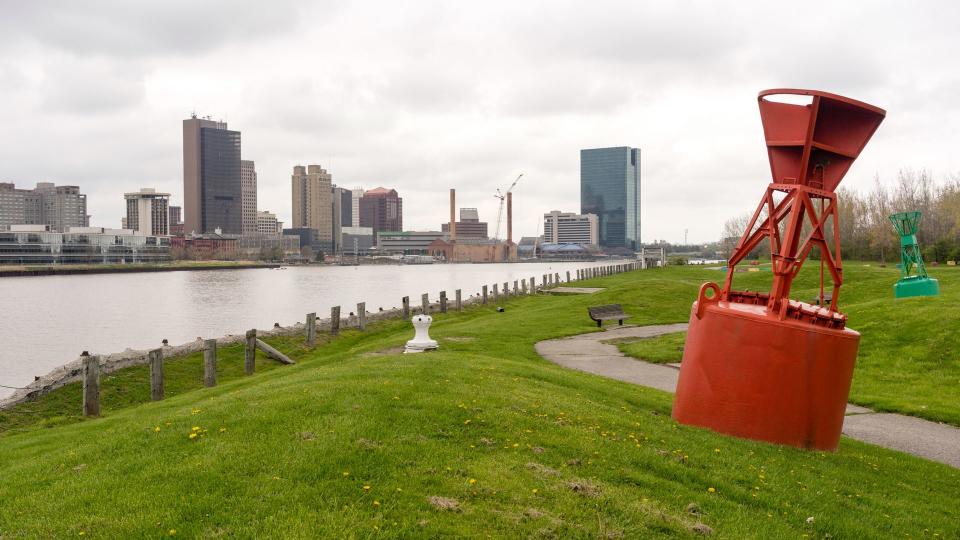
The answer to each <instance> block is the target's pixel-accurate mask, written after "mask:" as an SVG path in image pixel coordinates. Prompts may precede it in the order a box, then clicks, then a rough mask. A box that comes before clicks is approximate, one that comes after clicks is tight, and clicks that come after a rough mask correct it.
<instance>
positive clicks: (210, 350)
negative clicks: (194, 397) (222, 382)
mask: <svg viewBox="0 0 960 540" xmlns="http://www.w3.org/2000/svg"><path fill="white" fill-rule="evenodd" d="M203 385H204V386H206V387H210V386H216V385H217V340H215V339H205V340H203Z"/></svg>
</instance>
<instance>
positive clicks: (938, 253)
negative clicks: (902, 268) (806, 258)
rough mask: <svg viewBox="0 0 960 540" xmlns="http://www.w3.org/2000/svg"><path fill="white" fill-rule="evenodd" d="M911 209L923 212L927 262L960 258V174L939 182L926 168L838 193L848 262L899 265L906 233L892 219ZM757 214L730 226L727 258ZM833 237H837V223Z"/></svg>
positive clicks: (920, 234)
mask: <svg viewBox="0 0 960 540" xmlns="http://www.w3.org/2000/svg"><path fill="white" fill-rule="evenodd" d="M909 211H919V212H921V214H922V217H921V219H920V225H919V227H918V229H917V240H918V242H919V243H920V248H921V250H922V253H923V258H924V260H925V261H927V262H938V263H945V262H946V261H956V260H960V175H957V174H953V175H949V176H947V177H946V178H944V179H942V180H941V181H939V182H937V181H935V180H934V179H933V176H932V174H931V173H930V172H929V171H927V170H925V169H922V170H919V171H917V170H912V169H902V170H900V172H899V173H898V174H897V178H896V180H895V181H893V182H884V181H882V180H881V179H880V177H879V176H876V177H874V183H873V187H872V188H871V189H870V190H868V191H866V192H860V191H857V190H854V189H850V188H846V187H841V188H840V189H839V190H837V213H838V216H839V219H840V245H841V247H842V251H841V252H842V255H843V258H844V259H854V260H875V261H880V262H883V263H886V262H891V261H892V262H897V261H899V260H900V235H899V234H898V233H897V231H896V230H895V229H894V227H893V224H892V223H891V222H890V215H891V214H894V213H897V212H909ZM751 216H752V213H745V214H742V215H739V216H737V217H734V218H731V219H729V220H727V222H726V223H725V224H724V227H723V236H722V239H721V242H720V245H721V252H722V254H723V255H724V256H725V257H729V255H730V251H731V250H732V249H733V247H734V246H736V243H737V241H738V240H739V239H740V237H741V236H742V235H743V232H744V229H746V226H747V224H748V222H749V221H750V217H751ZM762 219H763V218H762V217H761V219H760V220H758V221H762ZM808 228H809V227H808ZM827 233H828V234H829V235H832V234H833V231H832V225H829V226H828V228H827ZM768 246H769V244H767V243H766V242H764V243H763V244H762V246H761V248H760V249H758V250H757V252H758V253H756V254H751V256H761V253H763V252H764V251H765V250H767V249H768ZM818 255H819V254H818V253H817V250H816V249H814V251H813V252H811V258H818Z"/></svg>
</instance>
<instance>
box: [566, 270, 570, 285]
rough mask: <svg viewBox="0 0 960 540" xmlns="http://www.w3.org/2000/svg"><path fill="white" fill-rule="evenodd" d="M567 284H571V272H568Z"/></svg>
mask: <svg viewBox="0 0 960 540" xmlns="http://www.w3.org/2000/svg"><path fill="white" fill-rule="evenodd" d="M567 283H570V271H569V270H567Z"/></svg>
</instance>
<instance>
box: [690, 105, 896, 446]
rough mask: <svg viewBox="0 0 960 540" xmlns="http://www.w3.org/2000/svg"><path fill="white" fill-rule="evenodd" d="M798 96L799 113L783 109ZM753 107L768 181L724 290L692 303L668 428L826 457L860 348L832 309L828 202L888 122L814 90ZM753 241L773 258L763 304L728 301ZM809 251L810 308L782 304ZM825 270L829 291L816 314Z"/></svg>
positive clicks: (838, 270) (760, 298) (750, 297)
mask: <svg viewBox="0 0 960 540" xmlns="http://www.w3.org/2000/svg"><path fill="white" fill-rule="evenodd" d="M784 96H793V97H792V98H788V99H787V100H786V101H784ZM796 96H806V97H807V98H808V99H809V103H808V104H797V103H794V102H788V101H795V100H796V99H797V98H796ZM758 102H759V106H760V118H761V120H762V123H763V131H764V136H765V139H766V146H767V154H768V157H769V161H770V169H771V173H772V176H773V181H772V182H771V183H770V184H769V185H768V186H767V189H766V192H765V193H764V195H763V197H762V199H761V201H760V204H759V205H758V206H757V209H756V211H755V212H754V213H753V216H752V218H751V220H750V222H749V226H748V227H747V229H746V231H745V232H744V235H743V237H742V238H741V239H740V241H739V243H738V244H737V247H736V248H735V249H734V251H733V253H732V255H731V256H730V260H729V262H728V265H727V275H726V280H725V281H724V284H723V287H720V286H719V285H717V284H716V283H705V284H703V286H702V287H701V288H700V293H699V296H698V297H697V300H696V301H695V302H694V303H693V306H692V309H691V314H690V327H689V330H688V334H687V341H686V345H685V347H684V352H683V362H682V363H681V368H680V378H679V381H678V384H677V392H676V395H675V398H674V405H673V418H675V419H676V420H677V421H679V422H680V423H683V424H690V425H696V426H702V427H706V428H709V429H712V430H715V431H718V432H721V433H726V434H729V435H735V436H738V437H745V438H749V439H756V440H763V441H768V442H773V443H778V444H785V445H791V446H796V447H800V448H811V449H819V450H835V449H836V447H837V444H838V443H839V440H840V430H841V428H842V427H843V417H844V411H845V408H846V403H847V397H848V394H849V391H850V382H851V379H852V377H853V367H854V363H855V361H856V356H857V348H858V346H859V343H860V334H859V333H857V332H856V331H854V330H851V329H849V328H846V322H847V318H846V316H845V315H844V314H843V313H841V312H840V311H839V310H838V309H837V302H838V298H839V292H840V286H841V284H842V283H843V270H842V263H841V257H840V236H839V234H840V232H839V221H838V215H837V197H836V193H835V190H836V188H837V186H838V185H839V184H840V181H841V180H842V179H843V177H844V175H845V174H846V172H847V171H848V170H849V168H850V166H851V165H852V164H853V162H854V160H856V158H857V157H858V156H859V155H860V153H861V152H862V151H863V148H864V146H865V145H866V144H867V142H868V141H869V140H870V138H871V137H872V136H873V134H874V132H875V131H876V129H877V128H878V127H879V126H880V123H881V122H882V121H883V118H884V117H885V116H886V112H885V111H884V110H883V109H880V108H878V107H875V106H873V105H869V104H866V103H862V102H859V101H856V100H853V99H849V98H846V97H843V96H838V95H835V94H830V93H827V92H821V91H816V90H796V89H775V90H766V91H763V92H761V93H760V94H759V96H758ZM828 223H829V224H830V225H831V226H832V234H830V235H828V233H827V229H828V227H827V224H828ZM763 240H768V241H769V245H770V252H771V263H772V271H773V284H772V287H771V290H770V292H769V293H763V292H752V291H737V290H734V289H733V288H732V287H733V276H734V272H735V267H736V265H737V264H738V263H740V262H741V261H743V259H744V258H745V257H746V256H747V254H749V253H750V252H751V251H753V250H754V249H756V248H757V247H758V246H760V245H761V242H762V241H763ZM815 247H816V248H818V250H819V252H820V255H821V257H820V258H821V287H820V298H819V300H820V304H821V305H820V306H818V305H813V304H808V303H805V302H799V301H796V300H791V299H790V288H791V285H792V283H793V280H794V278H795V277H796V276H797V274H798V273H799V271H800V268H801V267H802V266H803V263H804V261H805V260H806V259H807V257H808V256H809V254H810V252H811V250H812V249H813V248H815ZM824 270H826V271H828V272H829V277H830V278H831V281H832V283H833V292H832V295H831V296H830V297H829V306H826V307H822V304H823V303H824V300H825V299H826V296H825V295H824V292H823V277H824Z"/></svg>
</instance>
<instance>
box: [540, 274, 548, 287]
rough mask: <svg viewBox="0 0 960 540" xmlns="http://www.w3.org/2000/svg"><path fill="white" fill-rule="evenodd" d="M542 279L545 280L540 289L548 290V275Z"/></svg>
mask: <svg viewBox="0 0 960 540" xmlns="http://www.w3.org/2000/svg"><path fill="white" fill-rule="evenodd" d="M542 279H543V281H541V282H540V288H541V289H546V288H547V279H548V278H547V275H546V274H544V275H543V278H542Z"/></svg>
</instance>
